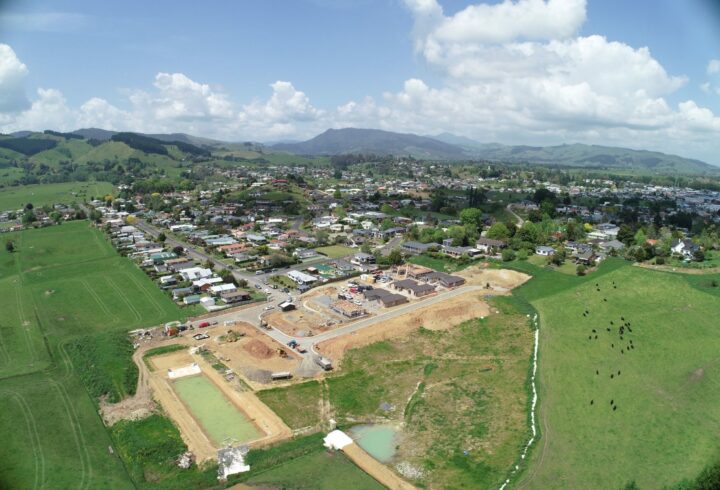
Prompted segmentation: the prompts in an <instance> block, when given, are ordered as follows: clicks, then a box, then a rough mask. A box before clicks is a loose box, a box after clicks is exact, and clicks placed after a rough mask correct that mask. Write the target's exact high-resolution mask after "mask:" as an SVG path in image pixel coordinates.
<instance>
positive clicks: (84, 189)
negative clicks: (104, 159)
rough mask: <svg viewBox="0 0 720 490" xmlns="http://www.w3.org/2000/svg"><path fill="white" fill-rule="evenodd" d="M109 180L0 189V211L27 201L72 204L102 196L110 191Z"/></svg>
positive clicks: (41, 204)
mask: <svg viewBox="0 0 720 490" xmlns="http://www.w3.org/2000/svg"><path fill="white" fill-rule="evenodd" d="M112 189H113V187H112V184H111V183H109V182H62V183H58V184H33V185H23V186H19V187H6V188H4V189H0V211H8V210H13V209H19V208H21V207H23V206H25V205H26V204H27V203H32V204H33V205H34V206H44V205H45V204H72V203H73V202H82V201H83V200H84V199H86V200H88V201H89V200H90V198H92V197H94V198H102V197H103V196H106V195H108V194H110V193H111V192H112Z"/></svg>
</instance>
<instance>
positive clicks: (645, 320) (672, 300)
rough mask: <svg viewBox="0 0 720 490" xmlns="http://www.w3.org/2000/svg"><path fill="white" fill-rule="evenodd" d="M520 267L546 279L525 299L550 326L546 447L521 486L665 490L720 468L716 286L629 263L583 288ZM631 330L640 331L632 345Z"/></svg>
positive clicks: (543, 401)
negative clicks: (630, 486)
mask: <svg viewBox="0 0 720 490" xmlns="http://www.w3.org/2000/svg"><path fill="white" fill-rule="evenodd" d="M513 267H516V268H520V269H524V270H525V271H527V272H529V273H531V274H533V275H534V278H533V279H532V280H531V281H529V282H528V283H527V284H526V285H524V286H522V287H521V288H520V289H519V290H517V291H516V295H518V296H519V297H520V298H522V299H525V300H528V301H530V302H531V304H532V305H533V306H534V307H535V308H536V309H537V311H538V313H539V315H540V325H541V330H540V332H541V334H540V353H539V390H540V411H539V414H538V420H539V421H540V427H539V428H540V431H541V433H542V438H541V439H540V441H539V443H538V445H537V446H536V447H535V448H534V449H533V451H532V452H531V459H530V463H529V466H528V468H527V471H525V472H524V473H523V475H522V477H521V478H520V481H519V482H518V488H538V489H541V488H588V486H591V487H592V488H607V489H618V488H621V487H623V486H624V485H626V484H627V483H628V482H630V481H635V482H636V483H637V484H638V486H639V488H643V489H644V488H661V487H663V486H666V485H672V484H675V483H677V482H678V481H680V480H682V479H685V478H694V477H695V476H696V475H697V474H699V473H700V471H701V470H702V469H703V468H704V467H706V466H707V465H709V464H711V463H713V462H714V461H716V459H717V458H718V455H719V454H720V443H719V442H718V437H717V427H718V422H720V390H718V384H719V382H720V357H719V356H718V351H719V350H720V336H719V335H718V334H720V324H718V322H717V314H718V312H720V306H718V296H720V292H718V288H717V287H715V286H713V281H712V278H710V277H709V276H690V275H681V274H671V273H663V272H655V271H650V270H646V269H641V268H638V267H632V266H630V265H629V264H628V263H626V262H623V261H620V260H610V261H608V262H607V263H604V264H602V266H601V267H600V269H599V270H598V271H597V272H595V273H593V274H592V275H590V276H586V277H582V278H581V277H576V276H575V277H574V276H570V275H567V274H562V273H559V272H557V271H551V270H547V269H542V268H539V267H535V266H533V265H532V264H530V263H527V262H525V263H523V262H518V263H514V264H513ZM716 278H717V276H716ZM586 311H587V312H588V313H586V314H585V315H583V313H585V312H586ZM623 318H624V320H623ZM611 322H612V323H611ZM626 322H630V325H629V327H630V329H632V332H630V331H629V330H627V329H625V330H624V331H623V333H622V338H621V334H620V331H619V328H620V326H622V325H623V324H624V323H626ZM608 329H610V330H609V331H608ZM593 330H594V331H593ZM595 336H597V339H596V338H595ZM631 342H632V343H631ZM613 407H616V408H613ZM590 482H592V483H590Z"/></svg>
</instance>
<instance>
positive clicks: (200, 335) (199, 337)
mask: <svg viewBox="0 0 720 490" xmlns="http://www.w3.org/2000/svg"><path fill="white" fill-rule="evenodd" d="M193 338H194V339H195V340H205V339H209V338H210V336H209V335H208V334H206V333H196V334H195V335H193Z"/></svg>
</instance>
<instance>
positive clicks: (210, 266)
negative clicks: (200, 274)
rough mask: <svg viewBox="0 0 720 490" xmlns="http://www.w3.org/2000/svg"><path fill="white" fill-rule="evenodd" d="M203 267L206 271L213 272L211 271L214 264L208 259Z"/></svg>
mask: <svg viewBox="0 0 720 490" xmlns="http://www.w3.org/2000/svg"><path fill="white" fill-rule="evenodd" d="M203 267H205V268H206V269H210V270H213V269H214V268H215V264H214V263H213V261H212V260H209V259H208V260H206V261H205V263H204V264H203Z"/></svg>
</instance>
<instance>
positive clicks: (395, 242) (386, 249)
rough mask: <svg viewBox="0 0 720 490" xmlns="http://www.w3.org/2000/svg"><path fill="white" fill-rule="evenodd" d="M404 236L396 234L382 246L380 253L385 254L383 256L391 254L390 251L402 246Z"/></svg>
mask: <svg viewBox="0 0 720 490" xmlns="http://www.w3.org/2000/svg"><path fill="white" fill-rule="evenodd" d="M402 240H403V237H401V236H394V237H392V238H391V239H390V241H388V242H387V243H386V244H385V245H383V246H382V247H380V253H381V254H383V256H388V255H390V252H392V251H393V249H396V248H398V247H399V246H400V243H401V242H402Z"/></svg>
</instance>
